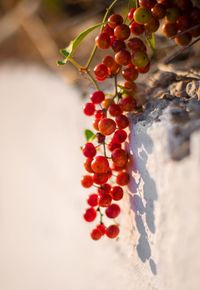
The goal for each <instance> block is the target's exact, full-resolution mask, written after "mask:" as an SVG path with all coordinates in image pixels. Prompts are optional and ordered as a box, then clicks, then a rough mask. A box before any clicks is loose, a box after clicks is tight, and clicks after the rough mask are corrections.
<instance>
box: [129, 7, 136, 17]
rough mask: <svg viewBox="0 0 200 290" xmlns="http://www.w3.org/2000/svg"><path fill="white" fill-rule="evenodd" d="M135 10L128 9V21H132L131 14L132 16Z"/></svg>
mask: <svg viewBox="0 0 200 290" xmlns="http://www.w3.org/2000/svg"><path fill="white" fill-rule="evenodd" d="M135 9H136V8H131V9H130V11H129V13H128V19H129V20H132V19H133V14H134V12H135Z"/></svg>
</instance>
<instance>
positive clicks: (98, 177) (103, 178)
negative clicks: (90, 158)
mask: <svg viewBox="0 0 200 290" xmlns="http://www.w3.org/2000/svg"><path fill="white" fill-rule="evenodd" d="M108 179H109V175H108V173H94V174H93V182H94V183H96V184H98V185H102V184H105V183H106V182H107V181H108Z"/></svg>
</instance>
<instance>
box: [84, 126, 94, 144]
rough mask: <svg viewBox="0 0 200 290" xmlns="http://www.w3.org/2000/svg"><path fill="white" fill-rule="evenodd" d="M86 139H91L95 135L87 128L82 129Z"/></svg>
mask: <svg viewBox="0 0 200 290" xmlns="http://www.w3.org/2000/svg"><path fill="white" fill-rule="evenodd" d="M84 134H85V139H86V141H87V142H88V141H92V140H94V138H95V137H96V135H95V134H94V133H93V132H92V131H91V130H89V129H86V130H85V131H84Z"/></svg>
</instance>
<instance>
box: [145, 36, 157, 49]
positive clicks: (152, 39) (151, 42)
mask: <svg viewBox="0 0 200 290" xmlns="http://www.w3.org/2000/svg"><path fill="white" fill-rule="evenodd" d="M147 43H148V45H149V47H150V48H151V49H152V50H155V48H156V43H155V35H154V33H153V34H152V35H151V36H149V37H147Z"/></svg>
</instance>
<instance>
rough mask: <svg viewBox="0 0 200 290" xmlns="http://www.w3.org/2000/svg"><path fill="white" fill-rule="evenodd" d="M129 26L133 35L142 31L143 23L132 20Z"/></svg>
mask: <svg viewBox="0 0 200 290" xmlns="http://www.w3.org/2000/svg"><path fill="white" fill-rule="evenodd" d="M129 27H130V30H131V32H132V33H133V34H135V35H140V34H142V33H143V32H144V25H143V24H139V23H137V22H132V23H131V24H130V26H129Z"/></svg>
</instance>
